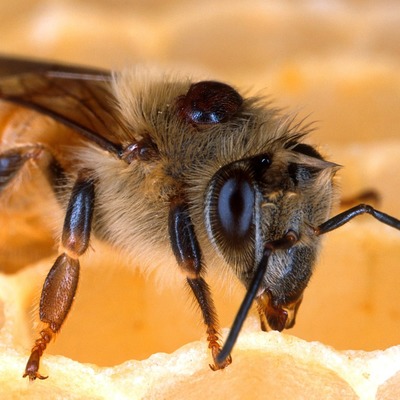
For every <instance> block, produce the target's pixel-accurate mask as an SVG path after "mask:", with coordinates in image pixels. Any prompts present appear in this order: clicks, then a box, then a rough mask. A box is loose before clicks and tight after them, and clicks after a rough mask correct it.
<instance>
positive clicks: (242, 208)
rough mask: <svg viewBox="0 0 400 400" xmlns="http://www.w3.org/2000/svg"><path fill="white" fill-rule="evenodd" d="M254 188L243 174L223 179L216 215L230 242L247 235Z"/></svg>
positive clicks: (239, 240) (252, 206) (249, 227)
mask: <svg viewBox="0 0 400 400" xmlns="http://www.w3.org/2000/svg"><path fill="white" fill-rule="evenodd" d="M253 210H254V190H253V188H252V186H251V184H250V182H249V181H248V180H246V179H245V178H244V177H243V176H234V177H231V178H229V179H228V180H226V181H225V183H224V184H223V185H222V187H221V190H220V192H219V197H218V207H217V216H218V221H219V225H220V228H221V233H223V235H224V237H225V239H226V240H228V241H229V242H231V243H232V244H239V243H240V242H241V241H242V240H243V239H244V238H245V237H246V236H248V234H249V231H250V229H251V225H252V221H253Z"/></svg>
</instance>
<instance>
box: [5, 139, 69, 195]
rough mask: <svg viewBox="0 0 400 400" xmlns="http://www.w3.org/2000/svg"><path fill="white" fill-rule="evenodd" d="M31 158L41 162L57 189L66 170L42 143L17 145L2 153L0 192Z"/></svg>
mask: <svg viewBox="0 0 400 400" xmlns="http://www.w3.org/2000/svg"><path fill="white" fill-rule="evenodd" d="M29 160H33V161H35V162H36V163H38V164H40V166H41V167H42V169H43V170H44V171H46V177H47V179H48V181H49V183H50V184H51V185H52V186H53V187H54V188H55V189H57V188H58V187H59V186H61V184H62V183H63V181H64V179H65V175H64V171H63V169H62V167H61V166H60V164H59V163H58V161H57V160H56V159H55V157H54V156H53V155H52V154H51V153H50V151H49V150H48V149H46V148H45V147H44V146H43V145H41V144H36V145H26V146H21V147H15V148H13V149H10V150H7V151H5V152H4V153H0V192H1V191H2V190H3V189H4V188H5V187H6V186H7V185H8V184H9V183H10V182H11V181H12V180H13V179H14V177H15V176H16V175H17V174H18V172H19V171H21V169H22V167H23V166H24V165H25V163H26V162H27V161H29Z"/></svg>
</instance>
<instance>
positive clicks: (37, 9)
mask: <svg viewBox="0 0 400 400" xmlns="http://www.w3.org/2000/svg"><path fill="white" fill-rule="evenodd" d="M0 53H3V54H8V55H18V56H23V57H35V58H44V59H51V60H56V61H62V62H67V63H72V64H83V65H89V66H95V67H104V68H108V69H119V68H122V67H125V66H127V65H130V64H137V63H140V64H149V65H157V66H160V67H162V68H168V69H173V70H178V71H179V70H180V71H184V73H187V74H190V75H194V76H196V75H200V76H201V77H211V78H215V79H219V80H223V81H226V82H229V83H231V84H233V85H234V86H236V87H238V88H240V89H244V90H247V92H248V93H259V92H260V91H262V93H264V94H266V95H267V96H268V97H270V98H271V100H272V101H273V102H274V104H276V105H277V106H279V107H282V108H283V109H284V110H288V112H296V113H298V114H299V118H303V117H306V116H307V117H308V119H309V120H310V121H316V124H315V127H316V130H315V132H313V133H312V134H311V136H310V138H309V139H308V140H309V141H310V142H311V143H314V144H318V145H319V148H320V150H321V151H322V152H323V153H324V154H327V156H328V158H329V159H330V160H332V161H335V162H337V163H338V164H341V165H343V166H344V167H345V168H344V169H343V170H342V171H341V172H340V174H339V175H340V186H341V187H342V191H343V193H344V195H346V196H347V195H348V196H351V195H354V194H356V193H357V192H358V191H360V190H363V189H366V188H373V189H375V190H377V191H378V192H379V194H380V195H381V197H382V202H381V203H380V204H379V208H380V209H382V210H385V211H386V212H389V213H392V214H394V215H395V216H397V217H400V207H399V205H398V204H399V202H398V197H399V194H400V174H399V172H398V171H399V168H400V160H399V155H400V128H399V127H400V74H399V70H400V68H399V67H400V3H399V2H398V1H394V0H393V1H390V0H387V1H381V2H373V1H364V2H362V1H357V0H354V1H344V0H343V1H335V0H328V1H322V0H313V1H312V0H309V1H306V0H302V1H297V2H293V1H289V0H286V1H280V2H274V1H261V0H259V1H256V0H250V1H246V2H243V1H240V0H229V1H227V0H226V1H225V0H220V1H212V0H205V1H202V2H195V1H190V0H189V1H183V0H173V1H162V0H159V1H157V0H150V1H126V0H125V1H123V0H118V1H111V0H101V1H95V0H91V1H78V0H75V1H67V0H54V1H45V0H36V1H33V0H31V1H27V0H14V1H13V2H4V1H3V2H1V3H0ZM16 196H18V195H17V194H16ZM0 206H1V207H2V209H1V212H3V211H4V214H7V215H6V217H4V216H3V217H1V218H0V241H1V243H0V253H1V254H0V263H1V265H0V271H6V272H7V273H6V274H4V275H0V277H1V279H3V281H2V282H3V286H0V288H1V287H8V288H10V287H11V286H10V285H16V286H15V287H16V288H17V287H18V290H21V294H20V296H21V298H22V299H21V298H20V299H19V300H18V301H19V303H18V307H20V308H21V309H22V310H24V311H23V312H24V314H23V315H24V318H26V319H25V320H24V321H25V322H26V321H32V319H31V317H30V312H31V311H27V310H30V309H31V306H30V305H31V304H33V303H34V302H35V301H36V300H37V298H38V296H39V292H40V287H41V285H42V282H43V279H44V277H45V275H46V273H47V268H49V267H50V265H51V258H50V259H49V260H48V261H47V263H41V264H39V265H38V266H36V267H35V266H33V267H30V268H29V269H27V270H26V272H25V274H26V275H24V271H22V272H19V273H15V274H14V273H13V272H14V271H15V270H21V269H22V268H23V267H24V266H25V265H27V264H29V263H30V262H32V261H36V260H39V259H40V258H41V257H43V256H48V255H50V254H52V253H54V251H55V250H56V246H55V245H54V244H53V242H52V239H51V229H50V228H49V227H46V228H45V229H44V228H43V230H44V236H40V235H39V237H36V236H35V235H37V229H36V228H35V226H36V224H38V223H39V224H41V223H40V222H38V221H40V218H38V217H37V216H36V215H35V216H30V217H29V218H30V221H32V222H33V228H32V226H31V225H30V223H29V221H28V222H27V218H26V215H23V214H22V216H18V215H15V214H12V213H10V212H8V211H7V210H6V209H5V207H4V205H3V203H1V204H0ZM42 212H43V210H41V211H40V212H39V214H40V213H42ZM10 215H11V216H12V218H10ZM40 217H43V215H42V214H41V215H40ZM18 218H20V220H19V219H18ZM10 221H13V222H12V229H11V222H10ZM15 221H18V222H15ZM16 225H18V226H19V227H21V228H20V229H19V228H18V226H16ZM10 231H12V232H13V233H10ZM21 231H24V232H25V233H26V234H25V237H23V238H21V237H20V236H21V233H20V232H21ZM33 236H35V237H34V239H33V241H32V239H30V238H32V237H33ZM32 243H33V244H32ZM325 244H326V246H325V249H324V251H323V252H322V254H321V259H320V262H319V265H318V269H317V272H316V273H315V277H314V279H313V280H312V282H311V284H310V287H309V289H308V290H307V291H306V294H305V300H304V303H303V305H302V307H301V309H300V312H299V316H298V321H297V325H296V327H295V328H294V329H293V330H292V331H290V332H288V333H290V334H294V335H297V336H299V337H300V338H304V339H306V340H318V341H321V342H323V343H325V344H329V345H332V346H334V347H335V348H337V349H364V350H373V349H384V348H386V347H388V346H391V345H395V344H397V343H398V342H399V339H400V336H399V332H400V329H399V328H400V310H399V309H398V307H397V306H396V304H397V303H398V302H399V301H400V296H399V293H398V292H399V291H398V288H399V287H400V274H399V273H398V267H399V261H398V260H399V259H400V235H399V233H397V232H393V231H391V230H390V229H389V228H386V227H382V226H381V225H380V224H379V223H378V222H377V221H373V220H372V218H368V217H365V218H364V217H363V218H360V220H358V221H354V222H353V223H352V224H351V226H350V225H349V226H346V227H344V228H342V229H341V230H339V231H337V232H334V233H332V234H331V235H330V237H329V238H326V239H325ZM24 246H25V247H24ZM92 247H93V248H94V251H93V252H91V253H90V254H89V255H88V256H86V257H85V258H84V260H83V262H82V278H81V281H80V286H79V289H78V295H77V298H76V302H75V304H74V307H73V309H72V312H71V315H70V317H69V318H68V320H67V322H66V324H65V327H64V328H63V330H62V332H61V334H60V335H59V337H58V338H57V341H56V343H55V344H54V345H52V346H50V348H49V352H48V354H51V353H52V354H62V355H65V356H67V357H71V358H72V359H74V360H79V361H83V362H90V363H96V364H99V365H106V366H110V365H115V364H117V363H120V362H123V361H125V360H128V359H131V358H136V359H142V358H146V357H148V356H149V355H150V354H152V353H154V352H158V351H166V352H171V351H173V350H175V349H177V348H178V347H179V346H181V345H183V344H185V343H187V342H189V341H192V340H196V339H198V338H200V337H202V335H203V330H204V329H203V327H202V325H201V323H200V318H199V315H198V312H197V310H194V309H193V307H191V306H190V300H189V296H187V293H186V291H185V290H184V287H183V285H179V287H175V288H172V289H171V288H164V289H162V290H161V289H159V288H158V283H157V282H158V281H157V280H156V279H153V278H154V277H150V278H145V277H143V276H141V275H140V274H138V273H137V272H132V270H131V269H130V268H129V266H124V265H123V264H124V260H119V259H118V261H117V262H116V261H115V256H114V255H110V253H109V250H107V249H103V248H102V246H101V245H100V244H97V243H96V242H94V244H93V246H92ZM24 249H25V250H24ZM103 251H104V253H103ZM21 252H22V253H23V254H22V253H21ZM21 260H22V261H21ZM85 263H86V264H87V267H86V269H85ZM111 264H113V265H111ZM115 264H118V265H115ZM46 265H48V267H46ZM11 282H12V283H11ZM216 285H217V286H216V287H217V288H218V289H217V290H216V292H218V293H219V295H218V299H217V307H218V311H219V314H220V317H221V318H220V319H221V322H222V325H223V326H230V324H231V321H232V319H233V317H234V314H235V312H236V310H237V307H238V304H239V302H240V300H241V298H242V296H243V291H242V290H241V288H240V287H239V286H237V285H236V286H234V289H232V290H229V289H228V290H222V291H221V290H220V288H219V286H218V284H216ZM0 290H1V289H0ZM16 290H17V289H16ZM4 293H5V292H3V295H2V293H0V298H1V297H3V301H4V304H6V303H7V302H9V303H10V302H11V303H12V301H14V300H10V299H11V297H8V298H7V299H5V297H6V296H11V295H9V294H4ZM7 293H8V292H7ZM17 297H18V296H17V295H16V298H17ZM18 307H16V309H17V308H18ZM5 308H6V306H4V305H3V306H2V307H1V308H0V311H1V310H2V309H3V310H4V309H5ZM3 315H5V314H4V312H3ZM24 321H22V320H21V321H19V322H18V323H16V325H15V326H14V327H13V328H12V329H13V330H14V334H16V332H18V335H19V336H18V335H17V336H18V337H17V338H15V337H14V338H13V339H12V340H11V342H12V343H13V344H14V345H15V346H16V347H17V348H19V349H20V348H24V349H29V348H30V346H31V340H32V336H30V332H29V331H30V329H32V328H30V327H29V326H26V325H24V323H23V322H24ZM34 323H35V322H34V319H33V322H32V324H30V326H32V325H34ZM2 326H3V327H5V326H6V317H3V319H2V318H1V316H0V328H1V327H2ZM32 332H33V331H32ZM8 340H9V339H8ZM25 351H27V350H25ZM21 372H22V371H21Z"/></svg>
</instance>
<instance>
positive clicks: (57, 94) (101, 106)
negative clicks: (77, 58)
mask: <svg viewBox="0 0 400 400" xmlns="http://www.w3.org/2000/svg"><path fill="white" fill-rule="evenodd" d="M111 80H112V77H111V74H110V72H108V71H104V70H100V69H99V70H97V69H90V68H81V67H72V66H67V65H62V64H57V63H46V62H36V61H27V60H24V59H18V58H8V57H0V99H3V100H6V101H11V102H13V103H16V104H19V105H21V106H23V107H27V108H31V109H33V110H36V111H38V112H39V113H42V114H44V115H47V116H49V117H51V118H53V119H55V120H57V121H58V122H61V123H63V124H64V125H67V126H69V127H71V128H72V129H73V130H74V131H75V132H77V133H78V134H80V135H81V136H83V137H85V138H86V139H88V140H90V141H91V142H93V143H96V144H97V145H99V146H100V147H102V148H104V149H105V150H107V151H110V152H112V153H115V154H117V155H120V153H121V145H120V144H119V143H118V140H117V139H116V138H117V136H116V132H117V131H120V130H121V129H124V128H123V126H122V125H121V124H120V122H119V118H118V112H117V110H116V108H115V107H114V105H115V103H116V102H115V98H114V96H113V94H112V92H111V85H110V83H111Z"/></svg>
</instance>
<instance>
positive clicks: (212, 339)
mask: <svg viewBox="0 0 400 400" xmlns="http://www.w3.org/2000/svg"><path fill="white" fill-rule="evenodd" d="M207 334H208V336H207V341H208V348H209V349H211V355H212V357H213V360H214V364H209V366H210V368H211V369H212V370H213V371H218V370H219V369H224V368H225V367H227V366H228V365H229V364H231V363H232V357H231V355H229V356H228V357H227V358H226V359H225V360H224V361H223V362H222V363H219V362H218V361H217V357H218V354H219V353H220V352H221V348H222V347H221V344H220V342H219V335H218V332H217V331H216V330H215V329H212V328H210V329H208V330H207Z"/></svg>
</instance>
